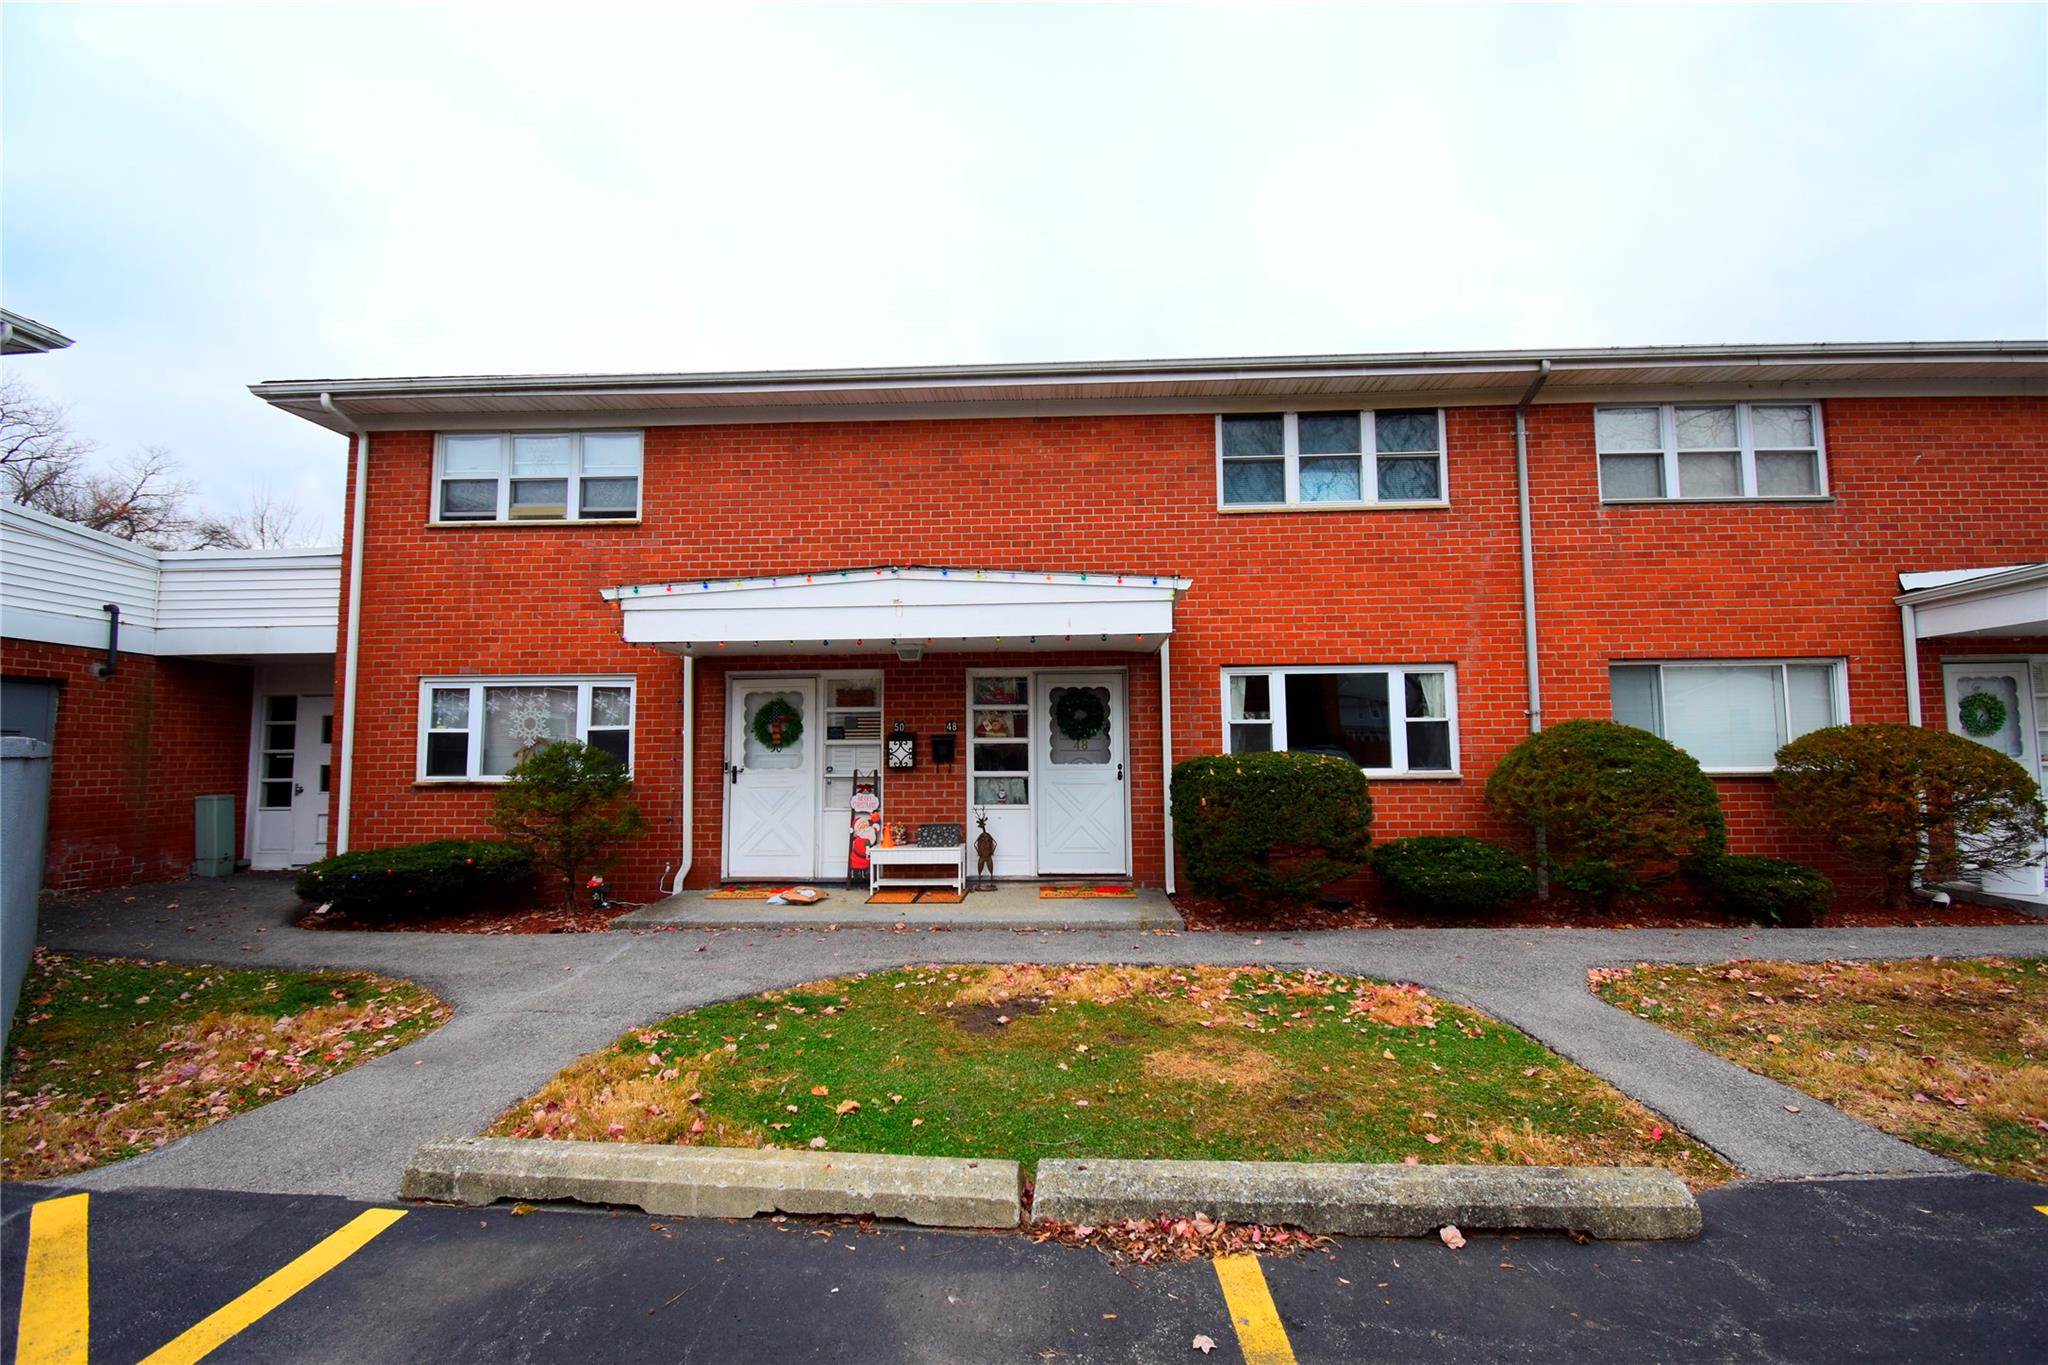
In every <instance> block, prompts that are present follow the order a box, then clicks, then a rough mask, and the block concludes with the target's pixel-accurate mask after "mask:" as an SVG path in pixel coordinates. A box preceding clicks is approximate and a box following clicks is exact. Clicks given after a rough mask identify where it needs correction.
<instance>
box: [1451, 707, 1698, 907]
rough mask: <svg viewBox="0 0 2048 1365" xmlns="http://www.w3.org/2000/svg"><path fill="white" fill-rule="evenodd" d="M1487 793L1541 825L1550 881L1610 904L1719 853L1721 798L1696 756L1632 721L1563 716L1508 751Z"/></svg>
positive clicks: (1513, 816) (1497, 804) (1514, 815)
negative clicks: (1682, 866)
mask: <svg viewBox="0 0 2048 1365" xmlns="http://www.w3.org/2000/svg"><path fill="white" fill-rule="evenodd" d="M1486 796H1487V799H1488V800H1489V801H1491V802H1492V803H1493V806H1494V808H1495V809H1496V810H1498V811H1499V812H1500V813H1501V814H1502V815H1503V816H1505V817H1506V818H1508V819H1509V820H1512V821H1514V822H1516V823H1517V824H1522V825H1527V826H1529V827H1530V828H1531V829H1532V830H1541V831H1542V835H1543V838H1542V843H1541V846H1540V847H1541V853H1540V856H1541V857H1542V859H1543V861H1544V862H1545V864H1546V865H1547V866H1548V867H1549V868H1550V869H1551V871H1552V875H1553V876H1554V877H1555V879H1556V880H1557V882H1558V883H1559V884H1560V885H1562V886H1565V887H1567V888H1569V889H1570V890H1573V891H1577V892H1579V893H1580V894H1581V895H1584V896H1588V897H1590V898H1592V899H1593V900H1596V901H1599V902H1602V903H1605V904H1611V903H1613V902H1614V901H1616V900H1619V899H1621V898H1622V897H1625V896H1630V895H1633V894H1635V893H1637V892H1639V891H1642V890H1643V889H1645V888H1646V887H1649V886H1652V885H1655V884H1656V883H1658V882H1660V881H1663V880H1665V879H1666V878H1668V877H1670V876H1672V875H1673V874H1675V873H1676V872H1677V870H1678V866H1679V864H1680V863H1682V862H1684V861H1685V860H1686V859H1687V858H1692V857H1698V856H1700V855H1704V854H1716V853H1720V852H1721V851H1722V850H1723V849H1725V848H1726V847H1727V843H1728V829H1727V825H1726V824H1725V823H1724V822H1723V821H1722V819H1721V798H1720V795H1719V794H1718V793H1717V792H1716V791H1715V790H1714V784H1713V783H1712V782H1710V781H1709V780H1708V779H1707V776H1706V774H1705V773H1703V772H1701V771H1700V765H1699V763H1698V762H1697V761H1696V760H1695V759H1694V758H1693V757H1692V755H1690V754H1688V753H1686V752H1685V751H1684V750H1683V749H1680V748H1679V747H1678V746H1677V745H1675V744H1672V743H1671V742H1670V741H1668V740H1664V739H1659V738H1658V737H1657V736H1656V735H1653V734H1651V733H1650V732H1649V731H1647V730H1638V729H1636V728H1635V727H1634V726H1631V725H1617V724H1615V723H1614V722H1612V721H1605V720H1568V721H1565V722H1564V723H1562V724H1560V725H1556V726H1553V727H1552V728H1550V729H1548V730H1544V731H1542V732H1540V733H1538V734H1534V735H1531V736H1529V737H1528V738H1527V739H1525V740H1523V741H1522V742H1521V743H1520V744H1517V745H1516V746H1515V747H1514V748H1512V749H1510V750H1508V752H1507V754H1506V755H1505V756H1504V757H1503V758H1502V759H1501V761H1500V764H1499V766H1497V767H1496V768H1495V769H1494V770H1493V776H1491V777H1490V778H1488V779H1487V781H1486Z"/></svg>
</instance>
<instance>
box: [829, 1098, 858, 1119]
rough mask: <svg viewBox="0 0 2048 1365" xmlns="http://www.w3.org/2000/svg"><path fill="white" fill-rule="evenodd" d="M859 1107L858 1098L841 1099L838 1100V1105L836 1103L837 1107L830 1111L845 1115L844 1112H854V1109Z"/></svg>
mask: <svg viewBox="0 0 2048 1365" xmlns="http://www.w3.org/2000/svg"><path fill="white" fill-rule="evenodd" d="M859 1108H860V1101H859V1100H841V1101H839V1105H838V1107H837V1108H836V1109H834V1110H833V1111H832V1112H833V1113H835V1114H841V1115H845V1114H851V1113H853V1112H854V1111H855V1110H857V1109H859Z"/></svg>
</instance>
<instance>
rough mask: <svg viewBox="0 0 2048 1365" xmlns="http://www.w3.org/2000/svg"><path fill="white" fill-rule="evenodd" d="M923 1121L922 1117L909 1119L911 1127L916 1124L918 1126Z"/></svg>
mask: <svg viewBox="0 0 2048 1365" xmlns="http://www.w3.org/2000/svg"><path fill="white" fill-rule="evenodd" d="M923 1122H924V1120H923V1119H912V1120H911V1121H910V1126H911V1127H912V1128H915V1127H917V1126H918V1125H919V1124H921V1123H923Z"/></svg>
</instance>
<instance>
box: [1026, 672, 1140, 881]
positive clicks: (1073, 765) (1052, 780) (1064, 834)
mask: <svg viewBox="0 0 2048 1365" xmlns="http://www.w3.org/2000/svg"><path fill="white" fill-rule="evenodd" d="M1036 709H1037V715H1035V716H1033V717H1032V721H1031V731H1032V733H1033V734H1034V735H1035V736H1037V738H1036V739H1035V740H1034V741H1033V743H1034V745H1035V747H1036V748H1037V750H1038V753H1037V768H1038V776H1037V779H1036V781H1037V790H1036V791H1035V792H1033V793H1032V797H1033V802H1034V804H1035V805H1036V806H1037V808H1038V870H1039V871H1040V872H1042V873H1050V874H1053V875H1059V876H1065V875H1076V874H1078V875H1086V876H1112V877H1120V876H1123V875H1125V874H1126V873H1127V872H1129V871H1130V861H1129V859H1128V857H1127V856H1126V852H1125V831H1126V828H1127V825H1128V822H1129V802H1128V800H1127V797H1126V793H1127V792H1128V791H1129V790H1130V785H1129V783H1128V782H1126V781H1125V777H1124V765H1125V762H1126V759H1125V748H1126V737H1127V732H1128V731H1129V729H1130V727H1129V725H1128V724H1127V723H1126V721H1127V717H1126V716H1125V715H1124V680H1123V675H1122V674H1120V673H1041V674H1040V675H1038V705H1037V708H1036Z"/></svg>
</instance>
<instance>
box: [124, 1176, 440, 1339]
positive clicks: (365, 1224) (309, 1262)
mask: <svg viewBox="0 0 2048 1365" xmlns="http://www.w3.org/2000/svg"><path fill="white" fill-rule="evenodd" d="M403 1217H405V1210H404V1209H370V1210H368V1211H366V1212H364V1213H360V1214H357V1215H356V1216H355V1218H354V1219H352V1220H351V1221H350V1222H349V1223H348V1224H347V1225H346V1226H344V1227H343V1228H342V1229H341V1230H340V1231H339V1232H336V1233H334V1234H333V1235H332V1236H330V1237H328V1238H327V1239H326V1240H324V1241H322V1242H321V1243H320V1244H319V1245H318V1246H316V1247H314V1248H313V1249H312V1250H311V1251H309V1252H307V1253H306V1254H305V1255H303V1256H301V1257H299V1258H298V1259H297V1260H295V1261H293V1262H292V1263H291V1264H289V1265H287V1266H285V1267H284V1269H282V1270H280V1271H278V1272H277V1273H275V1274H274V1275H272V1276H270V1278H268V1279H266V1280H264V1281H263V1283H261V1284H259V1285H257V1286H256V1287H255V1288H254V1289H252V1290H250V1291H249V1292H248V1293H246V1294H244V1295H242V1296H241V1297H240V1298H237V1299H235V1300H234V1301H233V1302H232V1303H229V1304H228V1305H227V1306H226V1307H224V1308H221V1309H219V1310H217V1311H216V1312H214V1313H212V1314H209V1315H208V1316H207V1317H206V1319H205V1320H204V1321H202V1322H200V1323H199V1325H198V1326H196V1327H193V1328H192V1329H191V1330H189V1331H187V1332H185V1333H183V1334H181V1335H180V1336H178V1337H177V1338H176V1339H175V1340H173V1341H172V1342H170V1344H168V1345H166V1346H163V1347H160V1348H159V1349H158V1350H156V1351H155V1352H154V1353H152V1354H150V1355H148V1356H145V1357H144V1358H143V1361H142V1365H191V1363H192V1362H193V1361H196V1360H200V1359H203V1358H204V1357H205V1356H206V1355H207V1353H209V1352H210V1351H212V1350H214V1349H215V1348H216V1347H218V1346H219V1345H220V1344H221V1343H223V1342H225V1341H227V1340H228V1339H229V1338H230V1337H232V1336H234V1335H235V1333H237V1332H239V1331H241V1330H242V1329H243V1328H245V1327H247V1326H248V1325H249V1324H250V1323H252V1322H255V1321H256V1320H257V1319H258V1318H260V1317H262V1316H263V1315H264V1314H266V1313H268V1312H269V1311H270V1310H271V1309H273V1308H275V1307H277V1306H278V1305H279V1304H281V1303H283V1302H284V1301H285V1300H286V1299H289V1298H290V1297H291V1296H292V1295H294V1294H296V1293H298V1292H299V1291H300V1290H301V1289H304V1288H305V1287H306V1286H307V1285H309V1284H311V1283H313V1281H315V1280H317V1279H319V1278H320V1277H321V1276H322V1275H325V1274H326V1273H327V1272H328V1271H330V1270H332V1269H334V1267H336V1266H338V1265H340V1264H341V1263H342V1262H343V1261H345V1260H347V1259H348V1258H349V1257H351V1256H353V1255H355V1254H356V1253H357V1252H358V1251H360V1250H362V1249H363V1247H365V1246H366V1245H368V1244H369V1241H370V1239H371V1238H372V1237H375V1236H376V1235H377V1234H378V1233H380V1232H382V1231H384V1229H386V1228H388V1227H390V1226H391V1225H392V1224H393V1223H395V1222H397V1221H398V1220H399V1219H401V1218H403Z"/></svg>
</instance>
